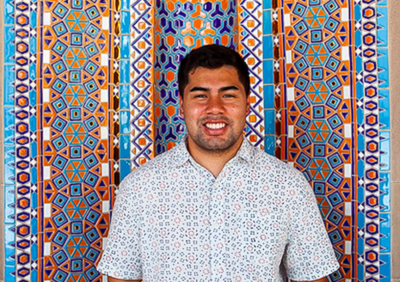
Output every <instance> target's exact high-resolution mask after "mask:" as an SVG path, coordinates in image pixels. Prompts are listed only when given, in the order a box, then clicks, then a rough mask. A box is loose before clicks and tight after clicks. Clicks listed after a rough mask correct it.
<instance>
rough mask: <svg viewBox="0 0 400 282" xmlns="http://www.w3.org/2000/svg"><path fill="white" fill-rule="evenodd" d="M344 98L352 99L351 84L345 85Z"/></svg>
mask: <svg viewBox="0 0 400 282" xmlns="http://www.w3.org/2000/svg"><path fill="white" fill-rule="evenodd" d="M343 99H350V86H343Z"/></svg>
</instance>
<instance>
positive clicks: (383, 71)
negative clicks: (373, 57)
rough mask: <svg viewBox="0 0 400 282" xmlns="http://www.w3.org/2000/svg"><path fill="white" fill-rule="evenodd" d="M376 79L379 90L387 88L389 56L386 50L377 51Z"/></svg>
mask: <svg viewBox="0 0 400 282" xmlns="http://www.w3.org/2000/svg"><path fill="white" fill-rule="evenodd" d="M378 78H379V87H380V88H387V87H389V56H388V49H386V48H379V49H378Z"/></svg>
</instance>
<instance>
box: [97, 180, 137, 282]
mask: <svg viewBox="0 0 400 282" xmlns="http://www.w3.org/2000/svg"><path fill="white" fill-rule="evenodd" d="M132 180H133V177H132V174H131V175H129V176H128V177H126V178H125V179H124V181H123V182H121V184H120V187H119V191H118V195H117V198H116V201H115V205H114V209H113V212H112V219H111V224H110V230H109V233H108V238H107V242H106V246H105V250H104V252H103V254H102V257H101V260H100V262H99V264H98V266H97V270H98V271H99V272H101V273H103V274H106V275H109V276H111V277H115V278H119V279H141V278H142V266H141V258H140V232H139V222H138V216H137V214H138V213H137V208H138V207H137V206H136V207H135V204H134V203H135V194H134V192H133V186H134V185H133V181H132Z"/></svg>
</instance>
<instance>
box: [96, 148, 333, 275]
mask: <svg viewBox="0 0 400 282" xmlns="http://www.w3.org/2000/svg"><path fill="white" fill-rule="evenodd" d="M338 268H339V264H338V263H337V260H336V257H335V254H334V252H333V249H332V245H331V243H330V241H329V237H328V236H327V233H326V230H325V228H324V223H323V221H322V219H321V216H320V213H319V210H318V206H317V203H316V200H315V197H314V194H313V192H312V189H311V187H310V185H309V184H308V182H307V181H306V180H305V178H304V177H303V175H302V174H301V173H300V172H299V171H297V170H296V169H294V168H292V167H290V166H288V165H287V164H285V163H283V162H282V161H280V160H278V159H276V158H274V157H272V156H270V155H268V154H266V153H264V152H263V151H261V150H259V149H257V148H254V147H253V146H251V145H250V143H249V142H248V141H247V140H245V141H243V143H242V145H241V148H240V150H239V151H238V153H237V155H236V156H235V157H234V158H233V159H231V160H230V161H229V162H228V163H227V164H226V165H225V167H224V168H223V170H222V171H221V173H220V174H219V176H218V177H217V178H216V179H215V177H214V176H213V175H212V174H211V173H210V172H209V171H207V170H206V169H205V168H203V167H202V166H200V165H199V164H197V163H196V162H195V161H194V160H193V158H192V157H191V156H190V154H189V152H188V151H187V149H186V145H185V142H181V143H180V144H179V145H178V146H176V147H174V148H173V149H171V150H170V151H168V152H166V153H164V154H162V155H160V156H158V157H156V158H155V159H153V160H151V161H149V162H148V163H146V164H144V165H143V166H141V167H139V168H138V169H136V170H135V171H133V172H132V173H131V174H130V175H128V176H127V177H126V178H125V179H124V180H123V182H122V183H121V185H120V188H119V192H118V196H117V199H116V202H115V206H114V209H113V214H112V222H111V226H110V231H109V235H108V241H107V244H106V248H105V250H104V253H103V255H102V259H101V261H100V263H99V265H98V271H100V272H102V273H104V274H107V275H110V276H112V277H115V278H119V279H141V278H142V279H143V281H156V282H167V281H170V282H172V281H282V279H283V277H284V276H285V273H286V275H287V276H288V277H289V278H290V279H293V280H315V279H319V278H322V277H324V276H326V275H329V274H331V273H332V272H334V271H335V270H337V269H338Z"/></svg>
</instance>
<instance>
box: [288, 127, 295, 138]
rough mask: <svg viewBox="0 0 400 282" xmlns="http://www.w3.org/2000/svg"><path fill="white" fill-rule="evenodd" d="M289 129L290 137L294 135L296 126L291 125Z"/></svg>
mask: <svg viewBox="0 0 400 282" xmlns="http://www.w3.org/2000/svg"><path fill="white" fill-rule="evenodd" d="M288 129H289V132H288V134H289V138H293V137H294V126H293V125H289V127H288Z"/></svg>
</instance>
